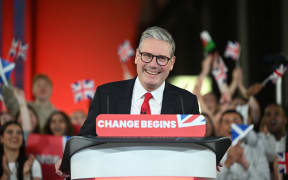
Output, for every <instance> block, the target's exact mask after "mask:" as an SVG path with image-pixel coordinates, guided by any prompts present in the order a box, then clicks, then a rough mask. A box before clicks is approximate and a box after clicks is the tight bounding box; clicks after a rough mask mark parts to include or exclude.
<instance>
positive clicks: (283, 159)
mask: <svg viewBox="0 0 288 180" xmlns="http://www.w3.org/2000/svg"><path fill="white" fill-rule="evenodd" d="M277 157H278V171H279V173H282V174H287V167H288V153H286V152H279V153H277Z"/></svg>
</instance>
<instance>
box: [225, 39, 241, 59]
mask: <svg viewBox="0 0 288 180" xmlns="http://www.w3.org/2000/svg"><path fill="white" fill-rule="evenodd" d="M224 56H225V57H226V58H231V59H233V60H234V61H238V60H239V57H240V44H239V43H238V42H232V41H228V43H227V46H226V50H225V54H224Z"/></svg>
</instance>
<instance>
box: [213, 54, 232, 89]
mask: <svg viewBox="0 0 288 180" xmlns="http://www.w3.org/2000/svg"><path fill="white" fill-rule="evenodd" d="M217 61H218V63H217V64H216V66H213V69H212V75H213V77H214V79H215V80H216V81H217V82H218V84H223V83H226V82H227V71H228V69H227V67H226V65H225V63H224V61H223V59H222V58H221V57H220V56H219V58H218V59H217Z"/></svg>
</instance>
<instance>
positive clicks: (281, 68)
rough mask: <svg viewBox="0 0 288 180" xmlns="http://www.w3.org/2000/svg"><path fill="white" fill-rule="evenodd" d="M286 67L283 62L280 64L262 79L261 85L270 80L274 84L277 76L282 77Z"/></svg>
mask: <svg viewBox="0 0 288 180" xmlns="http://www.w3.org/2000/svg"><path fill="white" fill-rule="evenodd" d="M286 69H287V67H286V66H284V64H281V65H280V66H279V67H278V68H277V69H275V70H274V71H273V73H272V74H271V75H270V76H269V77H268V78H266V79H265V80H264V81H263V83H262V85H263V86H265V85H266V84H267V83H268V82H269V81H270V80H271V81H272V82H273V83H274V84H275V83H276V82H277V80H278V79H279V78H282V76H283V75H284V73H285V71H286Z"/></svg>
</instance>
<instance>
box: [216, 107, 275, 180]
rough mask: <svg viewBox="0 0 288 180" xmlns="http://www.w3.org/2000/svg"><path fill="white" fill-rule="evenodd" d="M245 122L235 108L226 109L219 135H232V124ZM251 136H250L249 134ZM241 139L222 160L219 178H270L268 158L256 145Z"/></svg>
mask: <svg viewBox="0 0 288 180" xmlns="http://www.w3.org/2000/svg"><path fill="white" fill-rule="evenodd" d="M233 123H235V124H243V117H242V115H241V114H240V113H238V112H237V111H235V110H228V111H225V112H224V113H223V114H222V116H221V118H220V120H219V131H218V135H219V136H228V137H231V125H232V124H233ZM248 137H249V136H248ZM247 141H249V140H245V141H243V142H242V141H239V142H238V143H237V144H236V145H235V146H232V147H230V148H229V150H228V151H227V153H226V155H225V156H224V158H223V159H222V160H221V161H222V163H223V165H224V166H223V168H222V169H221V171H220V172H219V174H218V175H217V180H218V179H219V180H222V179H229V180H230V179H231V180H232V179H237V180H242V179H243V180H249V179H251V180H258V179H259V180H266V179H268V180H269V179H270V173H269V165H268V160H267V158H266V156H265V154H264V153H263V152H262V151H259V150H258V149H257V147H256V146H252V145H250V144H249V143H247Z"/></svg>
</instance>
